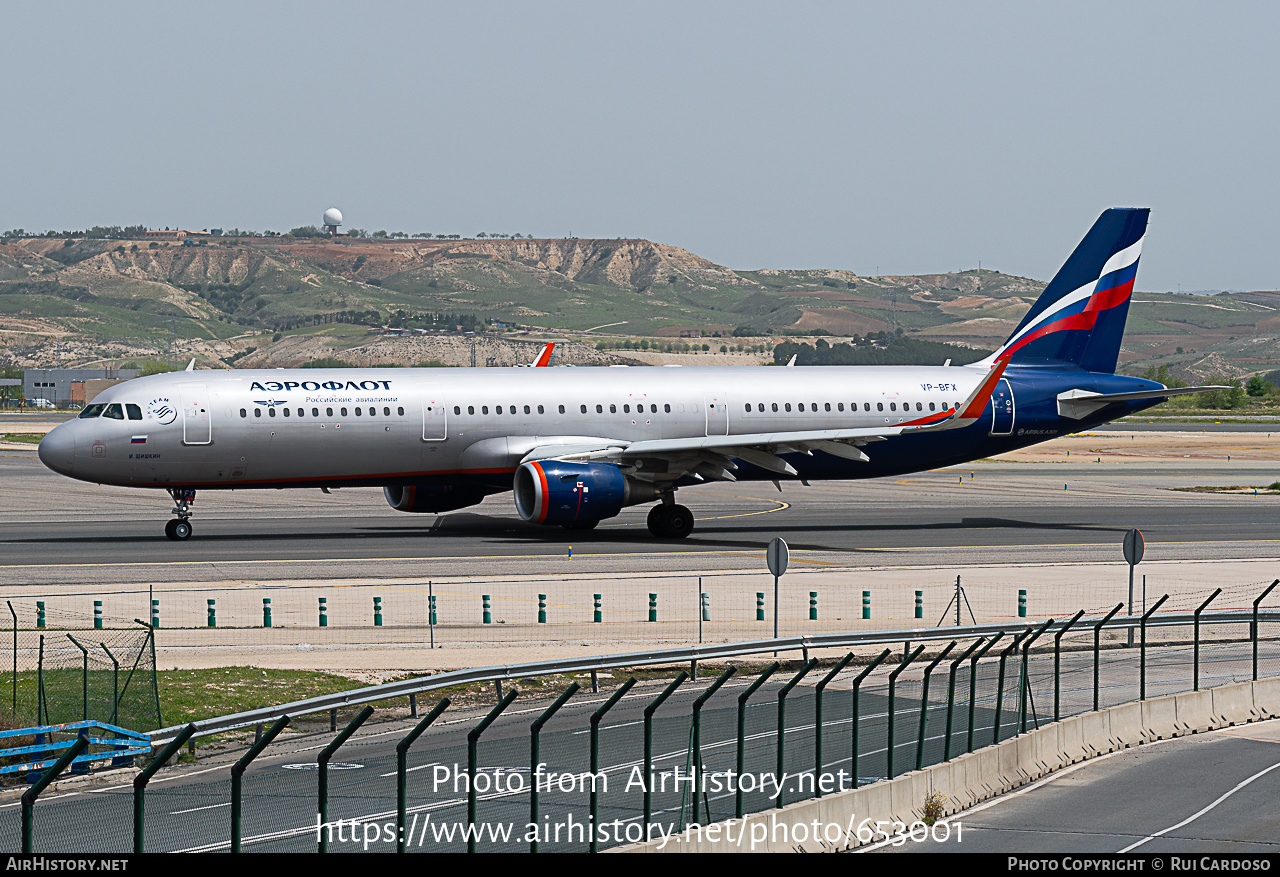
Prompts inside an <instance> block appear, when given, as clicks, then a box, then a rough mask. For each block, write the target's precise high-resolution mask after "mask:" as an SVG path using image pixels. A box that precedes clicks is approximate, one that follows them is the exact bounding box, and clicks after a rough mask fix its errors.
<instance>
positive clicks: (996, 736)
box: [991, 627, 1031, 743]
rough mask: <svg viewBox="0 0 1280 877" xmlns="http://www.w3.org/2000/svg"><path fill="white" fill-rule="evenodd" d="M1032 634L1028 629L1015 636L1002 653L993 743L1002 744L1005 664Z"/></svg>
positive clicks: (997, 679) (997, 685)
mask: <svg viewBox="0 0 1280 877" xmlns="http://www.w3.org/2000/svg"><path fill="white" fill-rule="evenodd" d="M1030 633H1031V628H1029V627H1028V628H1027V629H1026V630H1024V631H1023V632H1022V633H1019V634H1017V635H1015V636H1014V638H1013V642H1011V643H1009V645H1007V646H1006V647H1005V649H1004V651H1003V652H1001V653H1000V673H999V675H998V676H997V677H996V715H995V721H994V722H993V724H992V726H991V742H992V743H999V742H1000V718H1001V715H1000V714H1001V713H1002V712H1003V711H1004V668H1005V662H1006V661H1007V660H1008V658H1009V654H1010V652H1012V651H1014V650H1015V649H1016V648H1018V643H1020V642H1022V639H1023V637H1025V636H1027V635H1028V634H1030Z"/></svg>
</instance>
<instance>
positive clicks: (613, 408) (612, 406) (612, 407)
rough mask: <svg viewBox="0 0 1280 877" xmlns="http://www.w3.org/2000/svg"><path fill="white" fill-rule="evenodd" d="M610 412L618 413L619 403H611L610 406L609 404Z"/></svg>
mask: <svg viewBox="0 0 1280 877" xmlns="http://www.w3.org/2000/svg"><path fill="white" fill-rule="evenodd" d="M609 413H610V414H617V413H618V406H617V405H610V406H609Z"/></svg>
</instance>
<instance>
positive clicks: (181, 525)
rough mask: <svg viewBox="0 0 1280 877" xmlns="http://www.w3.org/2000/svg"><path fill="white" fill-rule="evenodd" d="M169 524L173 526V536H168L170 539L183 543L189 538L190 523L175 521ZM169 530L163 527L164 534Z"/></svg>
mask: <svg viewBox="0 0 1280 877" xmlns="http://www.w3.org/2000/svg"><path fill="white" fill-rule="evenodd" d="M169 523H170V524H172V525H173V534H172V535H170V536H169V538H170V539H176V540H177V541H179V542H185V541H187V540H188V539H190V538H191V522H190V521H184V520H177V521H170V522H169ZM169 530H170V528H169V527H165V533H166V534H168V533H169Z"/></svg>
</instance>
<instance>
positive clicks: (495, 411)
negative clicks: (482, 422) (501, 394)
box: [493, 405, 502, 414]
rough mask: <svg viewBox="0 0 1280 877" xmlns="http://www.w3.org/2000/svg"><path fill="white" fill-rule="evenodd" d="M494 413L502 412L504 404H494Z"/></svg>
mask: <svg viewBox="0 0 1280 877" xmlns="http://www.w3.org/2000/svg"><path fill="white" fill-rule="evenodd" d="M493 413H494V414H502V406H501V405H494V406H493Z"/></svg>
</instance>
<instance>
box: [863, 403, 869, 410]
mask: <svg viewBox="0 0 1280 877" xmlns="http://www.w3.org/2000/svg"><path fill="white" fill-rule="evenodd" d="M862 410H863V411H870V410H871V403H870V402H863V403H862Z"/></svg>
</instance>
